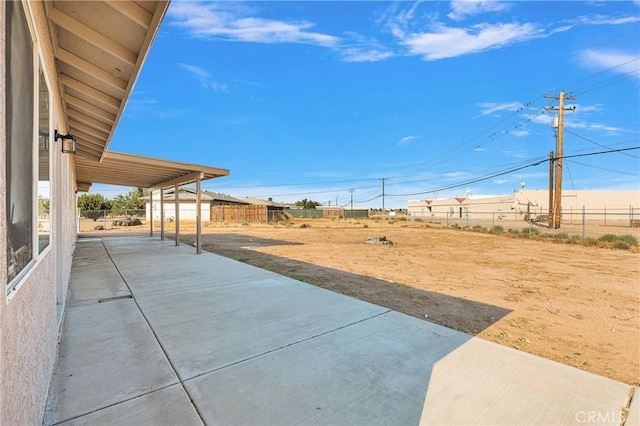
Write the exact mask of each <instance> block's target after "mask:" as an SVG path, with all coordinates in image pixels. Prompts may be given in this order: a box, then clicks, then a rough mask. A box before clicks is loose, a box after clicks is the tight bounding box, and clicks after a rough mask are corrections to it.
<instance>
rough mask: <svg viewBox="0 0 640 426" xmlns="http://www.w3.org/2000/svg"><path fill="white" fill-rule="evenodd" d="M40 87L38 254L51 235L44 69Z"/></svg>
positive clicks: (48, 140) (48, 138)
mask: <svg viewBox="0 0 640 426" xmlns="http://www.w3.org/2000/svg"><path fill="white" fill-rule="evenodd" d="M38 85H39V90H38V253H42V251H43V250H44V249H45V248H46V247H47V246H48V245H49V241H50V233H51V216H50V214H49V212H50V207H51V206H50V204H51V182H50V181H51V179H50V178H49V176H50V172H49V171H50V167H49V165H50V163H51V160H50V158H51V154H50V152H51V131H50V129H49V89H48V88H47V82H46V81H45V79H44V73H43V72H42V69H41V70H40V78H39V83H38Z"/></svg>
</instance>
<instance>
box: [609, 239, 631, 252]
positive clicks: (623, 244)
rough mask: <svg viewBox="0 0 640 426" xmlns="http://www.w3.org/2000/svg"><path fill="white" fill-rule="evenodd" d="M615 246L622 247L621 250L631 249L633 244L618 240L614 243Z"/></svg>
mask: <svg viewBox="0 0 640 426" xmlns="http://www.w3.org/2000/svg"><path fill="white" fill-rule="evenodd" d="M613 248H616V249H621V250H631V244H629V243H627V242H626V241H622V240H618V241H616V242H614V243H613Z"/></svg>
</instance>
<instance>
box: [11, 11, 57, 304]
mask: <svg viewBox="0 0 640 426" xmlns="http://www.w3.org/2000/svg"><path fill="white" fill-rule="evenodd" d="M12 3H13V4H12V7H13V8H15V10H17V9H20V10H21V17H22V18H24V21H25V22H24V24H25V25H26V28H27V31H28V40H29V41H30V48H31V55H32V62H31V66H32V81H31V91H32V94H33V105H31V111H32V123H31V124H32V126H31V127H32V129H31V182H30V183H31V185H30V188H29V191H30V194H29V198H30V200H31V214H30V216H31V217H30V220H31V229H30V230H31V239H30V244H31V247H30V251H31V253H30V254H31V256H30V259H29V261H27V262H26V263H25V264H24V265H23V266H22V268H21V269H20V271H18V272H17V273H16V274H15V275H14V276H13V277H12V278H11V279H9V275H7V282H6V294H7V302H9V301H10V300H11V299H12V298H13V296H15V294H16V293H17V292H18V290H19V289H20V288H21V287H22V284H23V283H24V282H25V281H26V280H27V277H28V276H29V275H30V273H31V272H32V271H33V270H34V269H35V267H36V265H37V264H38V263H39V261H40V260H41V259H43V258H44V257H45V256H46V255H47V254H48V253H49V252H50V251H51V245H52V225H53V223H52V216H51V214H49V238H48V242H47V244H46V245H45V246H43V248H42V249H40V244H39V235H40V233H39V229H38V218H39V215H38V213H39V202H38V198H39V197H38V192H39V191H38V179H39V175H40V170H39V161H40V150H39V140H38V139H39V137H38V136H39V129H40V121H39V120H40V93H39V92H40V78H41V74H42V77H43V81H44V86H45V88H46V91H47V93H48V96H47V103H48V108H47V120H48V130H49V149H48V154H47V155H48V166H47V167H48V177H49V211H50V212H51V208H52V206H53V188H52V177H53V173H52V172H53V167H52V166H53V158H54V156H53V155H52V150H53V147H54V145H55V140H53V138H51V135H52V128H53V126H52V124H53V114H52V101H51V85H50V84H49V81H48V79H47V74H46V72H45V67H44V61H43V60H42V57H41V45H40V43H39V42H38V40H37V37H36V33H35V30H34V27H33V23H32V16H31V13H30V10H29V8H28V7H27V6H26V5H25V4H24V2H22V1H15V2H12ZM4 14H5V23H6V29H5V36H8V34H9V31H10V26H11V22H9V21H8V18H9V14H8V12H7V10H6V8H5V9H4ZM7 39H8V37H7ZM5 48H6V44H5ZM6 63H7V61H5V65H4V66H5V69H6V70H7V71H8V68H6V66H7V65H6ZM9 89H10V87H9V85H8V81H6V80H5V90H7V91H8V90H9ZM19 101H20V100H19V99H18V100H16V99H13V98H12V99H11V103H12V104H15V105H19V104H18V102H19ZM4 102H5V106H6V107H7V108H5V113H6V116H5V121H6V122H7V124H8V123H9V122H10V121H9V119H10V118H11V117H10V116H9V114H8V113H9V110H10V108H8V107H9V106H10V104H8V103H7V102H8V101H7V100H4ZM11 110H13V109H11ZM6 131H7V132H8V129H7V130H6ZM11 143H12V141H10V140H9V139H8V138H7V139H6V144H7V145H10V144H11ZM4 160H5V164H6V165H7V167H10V164H9V163H10V160H11V159H10V158H9V157H8V156H7V153H6V152H5V159H4ZM8 175H9V173H7V180H6V182H5V185H7V186H8V185H9V184H10V179H8ZM6 200H7V209H8V208H9V199H8V198H7V199H6ZM5 214H6V213H5ZM8 238H9V222H8V221H7V236H6V237H5V241H4V243H5V244H6V245H7V250H9V249H10V248H9V244H8ZM4 267H5V268H7V274H8V273H9V270H8V268H9V257H8V253H7V257H6V258H5V266H4Z"/></svg>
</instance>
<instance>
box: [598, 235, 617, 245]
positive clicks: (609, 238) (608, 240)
mask: <svg viewBox="0 0 640 426" xmlns="http://www.w3.org/2000/svg"><path fill="white" fill-rule="evenodd" d="M598 241H602V242H604V243H613V242H616V241H618V236H617V235H615V234H604V235H602V236H601V237H600V238H598Z"/></svg>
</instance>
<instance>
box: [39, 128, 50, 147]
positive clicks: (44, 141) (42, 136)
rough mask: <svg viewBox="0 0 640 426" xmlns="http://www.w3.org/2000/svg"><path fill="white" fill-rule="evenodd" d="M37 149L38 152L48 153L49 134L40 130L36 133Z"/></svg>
mask: <svg viewBox="0 0 640 426" xmlns="http://www.w3.org/2000/svg"><path fill="white" fill-rule="evenodd" d="M38 148H39V149H40V151H49V133H44V132H43V131H42V130H40V131H39V132H38Z"/></svg>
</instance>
